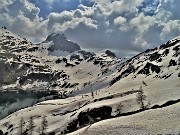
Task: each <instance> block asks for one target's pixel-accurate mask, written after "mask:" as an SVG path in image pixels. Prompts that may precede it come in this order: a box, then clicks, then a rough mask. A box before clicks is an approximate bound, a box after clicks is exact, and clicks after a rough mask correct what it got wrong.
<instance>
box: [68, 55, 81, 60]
mask: <svg viewBox="0 0 180 135" xmlns="http://www.w3.org/2000/svg"><path fill="white" fill-rule="evenodd" d="M70 60H71V61H72V60H80V55H78V54H73V55H71V57H70Z"/></svg>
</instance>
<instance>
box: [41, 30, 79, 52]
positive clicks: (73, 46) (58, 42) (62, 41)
mask: <svg viewBox="0 0 180 135" xmlns="http://www.w3.org/2000/svg"><path fill="white" fill-rule="evenodd" d="M48 42H53V44H52V45H51V46H50V47H49V48H48V50H49V51H51V52H53V51H57V50H59V51H66V52H69V53H72V52H75V51H78V50H81V48H80V46H79V45H78V44H77V43H74V42H72V41H70V40H69V39H68V38H67V37H66V35H65V34H60V33H52V34H50V35H49V36H48V37H47V38H46V40H45V41H44V42H43V43H48Z"/></svg>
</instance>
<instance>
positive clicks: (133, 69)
mask: <svg viewBox="0 0 180 135" xmlns="http://www.w3.org/2000/svg"><path fill="white" fill-rule="evenodd" d="M121 69H122V68H121ZM135 71H136V69H135V68H134V66H133V65H131V64H130V65H129V67H128V68H127V69H126V70H125V71H123V72H122V73H121V74H120V75H119V76H117V77H116V78H115V79H113V80H112V81H111V83H110V85H113V84H114V83H116V82H117V81H119V80H120V79H121V78H124V77H126V76H128V75H129V74H131V73H132V72H135Z"/></svg>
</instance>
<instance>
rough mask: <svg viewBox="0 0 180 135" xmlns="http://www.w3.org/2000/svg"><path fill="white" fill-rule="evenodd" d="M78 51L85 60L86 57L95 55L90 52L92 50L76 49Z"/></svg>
mask: <svg viewBox="0 0 180 135" xmlns="http://www.w3.org/2000/svg"><path fill="white" fill-rule="evenodd" d="M78 52H79V53H80V54H82V55H83V57H84V59H85V60H86V59H88V58H91V57H93V56H94V55H95V54H94V53H92V52H86V51H84V50H80V51H78Z"/></svg>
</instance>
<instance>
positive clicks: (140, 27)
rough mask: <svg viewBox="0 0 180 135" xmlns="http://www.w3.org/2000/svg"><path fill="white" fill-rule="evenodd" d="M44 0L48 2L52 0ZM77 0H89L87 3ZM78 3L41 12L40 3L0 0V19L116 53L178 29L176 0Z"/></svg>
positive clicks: (34, 33) (22, 31)
mask: <svg viewBox="0 0 180 135" xmlns="http://www.w3.org/2000/svg"><path fill="white" fill-rule="evenodd" d="M44 1H45V2H46V3H48V4H49V5H53V4H56V3H57V2H58V1H57V0H50V1H49V0H48V1H47V0H44ZM61 1H62V3H69V4H70V3H71V2H72V0H61ZM82 1H91V2H92V3H94V4H93V5H91V6H87V5H84V4H82V3H83V2H82ZM17 3H18V4H17ZM78 3H79V5H78V6H77V7H76V9H73V10H67V11H66V10H64V11H61V12H52V13H50V14H49V15H48V16H47V18H41V17H39V12H40V10H41V9H39V8H38V7H36V6H35V5H34V4H32V3H30V2H28V1H27V0H6V2H0V5H4V6H1V8H0V11H1V14H0V24H1V25H7V26H8V27H9V28H10V29H11V30H13V31H15V32H16V33H18V34H21V35H24V36H27V37H29V38H33V37H38V38H39V39H41V38H42V37H43V36H44V38H45V36H47V35H48V34H50V33H52V32H61V33H65V34H66V35H67V36H68V37H69V38H70V39H71V40H74V41H75V42H77V43H79V44H80V45H81V46H82V48H86V49H87V48H90V49H91V50H92V49H94V50H102V49H105V48H108V49H114V50H119V56H126V55H125V53H124V52H127V55H128V56H129V55H130V52H132V53H133V54H134V53H135V52H140V51H142V50H144V49H147V48H150V47H154V46H155V45H158V44H161V43H164V42H166V41H167V39H171V38H173V37H175V36H178V35H179V34H180V21H179V19H180V13H179V12H178V11H179V7H178V5H180V1H179V0H133V1H132V0H78ZM80 3H81V4H80ZM15 9H16V10H15ZM17 9H18V10H17ZM18 27H21V29H19V28H18ZM22 28H23V29H22ZM122 52H123V53H122Z"/></svg>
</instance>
